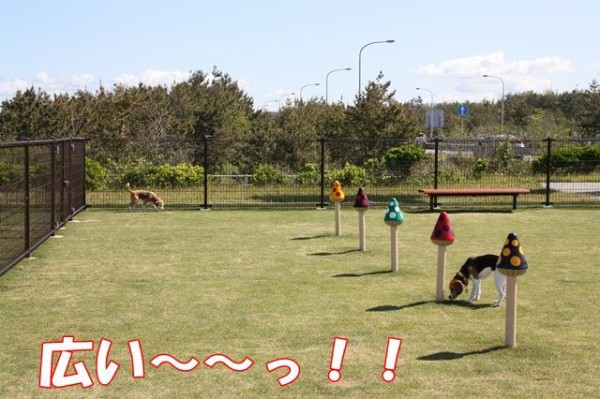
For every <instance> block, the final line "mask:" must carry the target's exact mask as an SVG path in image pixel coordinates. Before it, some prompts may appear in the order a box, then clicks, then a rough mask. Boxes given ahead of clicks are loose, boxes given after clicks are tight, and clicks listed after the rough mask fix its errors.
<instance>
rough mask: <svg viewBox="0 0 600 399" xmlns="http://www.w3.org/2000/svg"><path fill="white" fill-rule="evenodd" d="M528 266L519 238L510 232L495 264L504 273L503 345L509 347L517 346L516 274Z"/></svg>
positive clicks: (522, 271)
mask: <svg viewBox="0 0 600 399" xmlns="http://www.w3.org/2000/svg"><path fill="white" fill-rule="evenodd" d="M528 268H529V266H528V265H527V260H526V259H525V255H524V251H523V247H521V244H520V242H519V238H518V237H517V235H516V234H515V233H510V234H509V235H508V237H507V238H506V241H505V242H504V247H503V248H502V252H501V253H500V258H499V259H498V265H497V266H496V270H498V271H499V272H500V273H502V274H504V275H506V320H505V324H504V345H505V346H507V347H509V348H514V347H515V346H517V276H520V275H521V274H524V273H525V272H526V271H527V269H528Z"/></svg>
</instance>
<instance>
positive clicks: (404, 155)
mask: <svg viewBox="0 0 600 399" xmlns="http://www.w3.org/2000/svg"><path fill="white" fill-rule="evenodd" d="M426 158H427V154H426V153H425V149H423V148H422V147H421V146H419V145H416V144H409V145H403V146H400V147H394V148H391V149H389V150H388V151H387V152H386V154H385V155H384V157H383V162H384V164H385V166H386V167H387V168H388V170H389V171H390V172H392V173H396V174H398V175H400V176H408V175H410V169H411V168H412V167H413V166H414V165H415V164H417V163H418V162H419V161H422V160H424V159H426Z"/></svg>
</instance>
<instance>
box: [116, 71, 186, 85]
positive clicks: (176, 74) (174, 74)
mask: <svg viewBox="0 0 600 399" xmlns="http://www.w3.org/2000/svg"><path fill="white" fill-rule="evenodd" d="M189 77H190V74H189V72H182V71H160V70H157V69H146V70H145V71H143V72H142V73H141V74H140V75H132V74H128V73H124V74H121V75H118V76H115V77H114V78H113V81H114V82H115V83H117V84H123V85H126V86H136V85H138V84H139V83H144V84H147V85H150V86H159V85H166V86H170V85H172V84H173V83H179V82H183V81H185V80H186V79H188V78H189Z"/></svg>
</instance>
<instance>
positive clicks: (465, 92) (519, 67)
mask: <svg viewBox="0 0 600 399" xmlns="http://www.w3.org/2000/svg"><path fill="white" fill-rule="evenodd" d="M573 71H574V68H573V66H572V65H571V62H570V61H569V60H564V59H562V58H561V57H558V56H553V57H544V58H537V59H532V60H517V61H507V60H506V55H505V53H504V51H497V52H495V53H491V54H488V55H483V56H472V57H464V58H457V59H454V60H448V61H442V62H439V63H431V64H427V65H425V66H423V67H421V68H419V69H418V70H417V71H416V75H417V76H419V77H425V78H444V79H454V80H455V82H453V83H452V84H451V86H452V87H451V88H450V89H449V92H450V93H452V94H448V96H447V97H444V99H445V100H446V101H452V100H453V99H456V98H460V97H462V98H465V97H466V98H469V99H471V100H475V101H478V100H481V99H483V98H488V99H490V98H498V95H499V93H498V88H497V85H498V83H499V82H498V81H496V82H494V81H493V79H485V81H484V80H483V75H484V74H488V75H493V76H498V77H500V78H501V79H502V80H503V81H504V84H505V90H506V93H508V92H522V91H528V90H531V91H538V92H543V91H545V90H548V89H551V88H552V77H553V75H555V74H558V73H570V72H573Z"/></svg>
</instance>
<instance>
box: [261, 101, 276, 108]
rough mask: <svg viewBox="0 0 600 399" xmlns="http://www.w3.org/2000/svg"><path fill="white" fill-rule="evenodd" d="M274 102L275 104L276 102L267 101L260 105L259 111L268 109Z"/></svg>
mask: <svg viewBox="0 0 600 399" xmlns="http://www.w3.org/2000/svg"><path fill="white" fill-rule="evenodd" d="M275 102H277V100H269V101H267V102H266V103H264V104H263V105H261V107H260V109H261V110H262V109H267V108H268V107H269V104H271V103H275Z"/></svg>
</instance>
